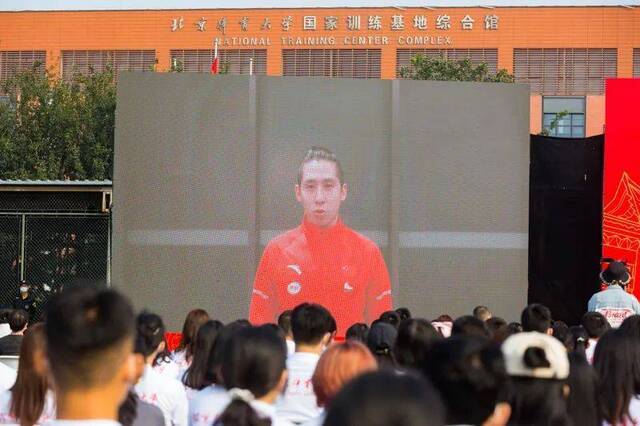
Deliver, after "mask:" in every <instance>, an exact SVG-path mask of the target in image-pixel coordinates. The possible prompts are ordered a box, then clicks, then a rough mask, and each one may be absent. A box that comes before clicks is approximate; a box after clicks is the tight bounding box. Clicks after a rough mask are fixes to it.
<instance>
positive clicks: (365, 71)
mask: <svg viewBox="0 0 640 426" xmlns="http://www.w3.org/2000/svg"><path fill="white" fill-rule="evenodd" d="M282 65H283V67H282V69H283V72H282V74H283V75H290V76H297V77H345V78H380V49H284V50H283V51H282Z"/></svg>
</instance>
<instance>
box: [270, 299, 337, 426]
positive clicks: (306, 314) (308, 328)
mask: <svg viewBox="0 0 640 426" xmlns="http://www.w3.org/2000/svg"><path fill="white" fill-rule="evenodd" d="M334 324H335V323H334V321H333V317H332V316H331V313H330V312H329V311H328V310H327V309H325V308H324V307H323V306H320V305H317V304H311V303H303V304H301V305H298V306H296V307H295V308H294V309H293V312H292V313H291V331H292V333H293V340H294V341H295V342H296V351H295V353H293V354H291V355H290V356H289V357H288V358H287V370H288V374H289V383H288V385H287V388H286V390H285V393H284V395H283V396H282V398H280V399H279V401H278V405H277V411H278V417H279V418H282V419H285V420H288V421H290V422H293V423H302V422H305V421H307V420H309V419H311V418H314V417H317V416H318V415H319V414H320V411H321V410H320V407H318V404H317V402H316V395H315V394H314V393H313V387H312V386H311V376H312V375H313V372H314V370H315V369H316V365H317V364H318V360H319V359H320V354H321V353H322V352H323V351H324V350H325V348H326V347H327V345H328V344H329V342H330V341H331V339H332V338H333V336H332V332H331V330H332V329H334Z"/></svg>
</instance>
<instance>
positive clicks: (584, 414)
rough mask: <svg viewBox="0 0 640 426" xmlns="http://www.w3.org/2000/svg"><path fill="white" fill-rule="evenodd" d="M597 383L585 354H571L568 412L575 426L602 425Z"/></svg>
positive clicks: (594, 373)
mask: <svg viewBox="0 0 640 426" xmlns="http://www.w3.org/2000/svg"><path fill="white" fill-rule="evenodd" d="M585 333H586V331H585ZM597 381H598V377H597V375H596V372H595V370H594V369H593V367H592V366H591V365H590V364H589V362H587V359H586V358H585V356H584V354H582V353H579V352H573V353H570V354H569V398H568V399H567V412H568V413H569V418H571V420H572V421H573V424H574V425H575V426H583V425H584V426H597V425H600V420H599V418H598V405H597V403H596V387H597Z"/></svg>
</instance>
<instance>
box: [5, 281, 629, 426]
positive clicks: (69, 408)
mask: <svg viewBox="0 0 640 426" xmlns="http://www.w3.org/2000/svg"><path fill="white" fill-rule="evenodd" d="M45 314H46V315H45V321H44V322H43V323H37V324H33V325H30V326H29V327H27V328H26V330H25V329H24V321H22V322H21V324H22V325H23V328H22V330H21V333H23V335H22V334H21V335H20V345H19V366H18V368H17V371H13V370H12V369H11V368H10V367H6V366H3V365H2V364H0V366H2V367H4V368H2V369H0V387H1V388H2V389H3V390H2V392H1V393H0V423H2V424H19V425H34V424H47V425H103V426H108V425H119V424H121V425H125V426H130V425H136V426H140V425H149V426H153V425H158V426H163V425H164V426H172V425H175V426H186V425H193V426H205V425H207V426H210V425H215V426H222V425H225V426H233V425H238V426H239V425H245V426H254V425H275V426H279V425H282V426H287V425H305V426H314V425H327V426H338V425H339V426H356V425H372V426H377V425H380V426H382V425H407V426H414V425H415V426H422V425H425V426H426V425H575V426H577V425H632V424H637V423H638V422H640V316H639V315H632V316H628V317H627V318H626V319H625V320H624V321H623V322H622V323H621V324H620V326H619V327H617V328H613V327H611V325H610V323H609V321H608V320H607V319H606V318H605V317H604V316H603V315H602V314H600V313H598V312H587V313H586V314H585V315H584V316H583V318H582V321H581V324H580V325H574V326H571V327H569V326H567V325H566V324H564V323H563V322H561V321H554V320H553V319H552V316H551V312H550V311H549V309H548V308H546V307H545V306H543V305H540V304H530V305H528V306H526V307H525V308H524V310H523V311H522V315H521V318H520V322H518V323H515V322H512V323H508V322H507V321H505V320H503V319H502V318H498V317H496V316H493V315H492V313H491V311H490V309H489V308H487V307H485V306H478V307H476V308H475V309H474V310H473V312H472V313H470V315H465V316H461V317H459V318H457V319H455V320H453V319H452V318H451V317H449V316H448V315H440V316H439V317H437V318H434V319H433V320H429V319H424V318H415V317H413V316H412V315H411V312H410V311H409V309H406V308H400V309H397V310H390V311H386V312H384V313H383V314H382V315H380V317H379V318H378V319H376V320H375V321H373V322H372V323H371V324H364V323H356V324H353V325H351V327H349V328H348V330H347V332H346V336H344V337H343V338H338V336H336V330H337V326H336V320H335V318H334V316H333V315H332V313H331V312H329V310H327V309H326V308H324V307H323V306H321V305H319V304H314V303H302V304H300V305H298V306H296V307H295V308H294V309H292V310H287V311H285V312H282V313H281V314H280V316H279V317H278V322H277V324H276V323H274V324H263V325H259V326H256V325H252V324H251V323H250V322H249V321H248V320H237V321H233V322H231V323H228V324H223V323H222V322H220V321H218V320H215V319H212V318H211V317H210V315H209V313H207V312H206V311H205V310H202V309H195V310H193V311H191V312H189V313H188V315H187V316H186V319H185V322H184V327H183V333H182V341H181V343H180V345H179V346H178V347H177V348H176V349H175V350H174V351H169V349H168V347H167V342H166V337H165V336H166V329H165V325H164V323H163V320H162V318H161V317H160V316H159V315H157V314H155V313H152V312H148V311H142V312H140V313H138V314H137V315H136V314H135V313H134V310H133V308H132V305H131V304H130V302H129V301H128V300H127V299H126V298H125V297H124V296H122V295H121V294H120V293H118V292H117V291H115V290H111V289H99V288H94V287H89V286H77V287H73V288H69V289H68V290H66V291H65V292H64V293H62V294H59V295H57V296H55V297H54V298H53V299H52V300H51V301H50V303H49V304H48V306H47V309H46V311H45ZM24 317H25V313H24V312H20V311H16V312H15V313H14V314H13V315H12V316H10V318H9V325H10V328H11V330H14V329H16V328H17V326H16V321H17V320H16V318H24Z"/></svg>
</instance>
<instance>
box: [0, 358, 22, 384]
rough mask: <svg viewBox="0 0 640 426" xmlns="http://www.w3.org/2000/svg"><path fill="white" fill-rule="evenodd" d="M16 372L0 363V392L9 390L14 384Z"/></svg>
mask: <svg viewBox="0 0 640 426" xmlns="http://www.w3.org/2000/svg"><path fill="white" fill-rule="evenodd" d="M17 376H18V372H17V371H16V370H14V369H13V368H11V367H9V366H8V365H4V364H3V363H1V362H0V391H4V390H7V389H10V388H11V387H12V386H13V384H14V383H15V382H16V377H17Z"/></svg>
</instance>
